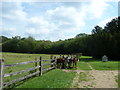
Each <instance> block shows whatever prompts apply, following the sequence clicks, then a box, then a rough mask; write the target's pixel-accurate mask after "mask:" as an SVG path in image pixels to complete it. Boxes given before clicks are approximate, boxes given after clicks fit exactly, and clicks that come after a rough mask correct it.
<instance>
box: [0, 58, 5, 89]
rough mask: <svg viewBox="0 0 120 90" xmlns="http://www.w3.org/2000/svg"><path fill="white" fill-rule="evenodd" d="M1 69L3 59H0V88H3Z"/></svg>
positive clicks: (2, 67) (2, 68)
mask: <svg viewBox="0 0 120 90" xmlns="http://www.w3.org/2000/svg"><path fill="white" fill-rule="evenodd" d="M3 70H4V59H0V90H2V89H3V78H4V77H3Z"/></svg>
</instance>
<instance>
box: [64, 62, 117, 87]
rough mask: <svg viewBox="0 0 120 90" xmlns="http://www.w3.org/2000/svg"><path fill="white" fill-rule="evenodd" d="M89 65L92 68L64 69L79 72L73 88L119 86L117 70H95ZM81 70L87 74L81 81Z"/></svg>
mask: <svg viewBox="0 0 120 90" xmlns="http://www.w3.org/2000/svg"><path fill="white" fill-rule="evenodd" d="M88 65H89V67H90V68H91V69H92V70H90V71H84V70H63V71H66V72H72V71H74V72H77V73H76V76H75V78H74V79H73V83H72V85H71V88H118V84H117V83H116V81H115V79H116V76H118V71H117V70H107V71H106V70H94V69H93V68H92V66H91V65H90V64H88ZM81 72H83V73H84V74H86V76H85V77H84V78H83V79H82V80H81V81H80V80H79V79H80V77H81V76H80V74H81ZM81 78H82V77H81Z"/></svg>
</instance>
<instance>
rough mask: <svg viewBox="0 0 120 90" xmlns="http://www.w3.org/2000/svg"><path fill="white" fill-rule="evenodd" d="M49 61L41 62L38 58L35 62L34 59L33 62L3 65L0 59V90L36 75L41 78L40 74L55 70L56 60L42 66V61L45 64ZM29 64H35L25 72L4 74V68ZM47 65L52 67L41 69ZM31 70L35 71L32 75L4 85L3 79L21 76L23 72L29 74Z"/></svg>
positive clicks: (2, 60)
mask: <svg viewBox="0 0 120 90" xmlns="http://www.w3.org/2000/svg"><path fill="white" fill-rule="evenodd" d="M54 59H55V58H54ZM51 60H52V59H51ZM51 60H42V57H41V56H40V59H39V60H37V58H35V61H28V62H21V63H16V64H10V65H4V59H0V90H2V89H3V88H4V87H6V86H9V85H12V84H13V83H16V82H19V81H22V80H24V79H26V78H29V77H32V76H34V75H36V74H39V76H42V72H44V71H48V70H51V69H54V68H56V60H55V62H52V63H48V64H42V62H43V61H46V62H47V61H51ZM37 62H39V65H37ZM30 63H35V67H33V68H30V69H27V70H22V71H18V72H13V73H8V74H4V68H6V67H13V66H19V65H24V64H30ZM47 65H52V67H50V68H47V69H43V68H42V67H43V66H47ZM37 69H39V71H37ZM33 70H35V72H34V73H32V74H29V75H26V76H23V77H21V78H18V79H14V80H12V81H9V82H6V83H4V77H10V76H14V75H18V74H22V73H24V72H29V71H33Z"/></svg>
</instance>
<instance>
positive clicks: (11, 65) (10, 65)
mask: <svg viewBox="0 0 120 90" xmlns="http://www.w3.org/2000/svg"><path fill="white" fill-rule="evenodd" d="M39 61H40V60H38V61H29V62H22V63H16V64H9V65H5V66H4V67H13V66H18V65H24V64H29V63H35V62H39Z"/></svg>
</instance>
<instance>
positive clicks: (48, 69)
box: [42, 67, 55, 71]
mask: <svg viewBox="0 0 120 90" xmlns="http://www.w3.org/2000/svg"><path fill="white" fill-rule="evenodd" d="M53 68H55V67H50V68H47V69H43V70H42V71H48V70H51V69H53Z"/></svg>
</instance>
